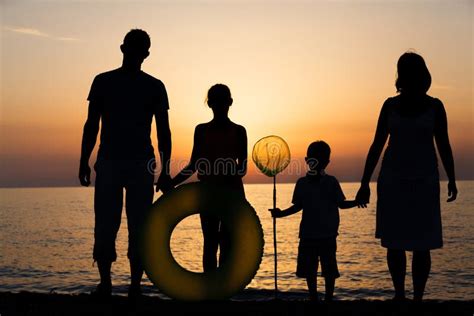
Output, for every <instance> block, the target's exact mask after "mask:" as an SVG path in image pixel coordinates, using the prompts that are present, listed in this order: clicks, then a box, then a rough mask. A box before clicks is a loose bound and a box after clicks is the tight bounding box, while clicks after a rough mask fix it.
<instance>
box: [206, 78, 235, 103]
mask: <svg viewBox="0 0 474 316" xmlns="http://www.w3.org/2000/svg"><path fill="white" fill-rule="evenodd" d="M206 102H207V104H208V105H209V107H211V108H212V107H213V106H222V105H224V106H228V105H230V104H232V96H231V95H230V89H229V87H228V86H226V85H225V84H221V83H218V84H215V85H213V86H212V87H211V88H210V89H209V91H208V92H207V98H206Z"/></svg>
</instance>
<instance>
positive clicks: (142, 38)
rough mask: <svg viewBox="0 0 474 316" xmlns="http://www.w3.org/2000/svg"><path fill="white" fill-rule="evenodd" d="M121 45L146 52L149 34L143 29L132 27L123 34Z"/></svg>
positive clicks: (149, 44)
mask: <svg viewBox="0 0 474 316" xmlns="http://www.w3.org/2000/svg"><path fill="white" fill-rule="evenodd" d="M123 45H124V46H126V47H128V48H131V49H133V50H140V51H145V52H147V51H148V50H149V49H150V46H151V40H150V36H149V35H148V33H147V32H145V31H144V30H140V29H132V30H130V31H129V32H128V33H127V34H126V35H125V38H124V39H123Z"/></svg>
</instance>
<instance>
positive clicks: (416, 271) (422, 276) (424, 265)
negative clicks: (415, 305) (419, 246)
mask: <svg viewBox="0 0 474 316" xmlns="http://www.w3.org/2000/svg"><path fill="white" fill-rule="evenodd" d="M411 270H412V276H413V292H414V297H413V299H414V300H415V301H421V300H422V299H423V294H424V292H425V285H426V281H427V280H428V276H429V275H430V270H431V254H430V251H429V250H426V251H414V252H413V261H412V266H411Z"/></svg>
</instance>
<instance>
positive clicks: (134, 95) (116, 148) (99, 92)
mask: <svg viewBox="0 0 474 316" xmlns="http://www.w3.org/2000/svg"><path fill="white" fill-rule="evenodd" d="M150 45H151V42H150V37H149V36H148V34H147V33H146V32H145V31H143V30H139V29H134V30H131V31H130V32H128V33H127V35H126V36H125V38H124V40H123V44H122V45H121V46H120V49H121V51H122V53H123V62H122V66H121V67H120V68H118V69H115V70H112V71H108V72H105V73H102V74H99V75H97V76H96V77H95V79H94V81H93V83H92V87H91V90H90V93H89V97H88V100H89V113H88V117H87V121H86V123H85V125H84V134H83V138H82V152H81V160H80V168H79V180H80V182H81V185H83V186H89V184H90V173H91V169H90V168H89V158H90V155H91V152H92V150H93V148H94V145H95V143H96V139H97V134H98V131H99V122H101V126H102V127H101V133H100V146H99V151H98V155H97V161H96V163H95V165H94V169H95V171H96V182H95V194H94V212H95V228H94V252H93V257H94V261H97V265H98V269H99V274H100V283H99V285H98V286H97V288H96V290H95V291H93V293H94V294H96V295H99V296H108V295H110V294H111V292H112V281H111V277H110V271H111V265H112V262H114V261H115V260H116V258H117V254H116V251H115V239H116V236H117V232H118V230H119V227H120V220H121V213H122V205H123V189H125V191H126V197H125V207H126V214H127V224H128V258H129V260H130V271H131V284H130V287H129V290H128V294H129V296H136V295H139V294H140V293H141V289H140V283H141V279H142V275H143V266H142V263H141V260H140V256H139V251H138V239H139V236H138V234H139V228H140V225H141V223H142V222H143V220H144V218H145V216H146V213H147V210H148V209H149V207H150V206H151V204H152V202H153V194H154V192H153V191H154V190H153V182H154V162H155V160H154V159H155V156H154V150H153V146H152V143H151V139H150V133H151V124H152V120H153V116H155V120H156V127H157V134H158V149H159V153H160V159H161V162H162V170H161V173H160V176H159V178H158V183H157V189H158V187H159V188H162V190H164V191H166V190H167V189H169V188H170V185H171V182H170V176H169V159H170V155H171V133H170V128H169V121H168V111H167V110H168V108H169V107H168V96H167V93H166V89H165V86H164V85H163V83H162V82H161V81H160V80H158V79H156V78H154V77H152V76H150V75H148V74H146V73H145V72H143V71H142V70H141V65H142V63H143V61H144V60H145V58H147V57H148V55H149V51H148V50H149V48H150Z"/></svg>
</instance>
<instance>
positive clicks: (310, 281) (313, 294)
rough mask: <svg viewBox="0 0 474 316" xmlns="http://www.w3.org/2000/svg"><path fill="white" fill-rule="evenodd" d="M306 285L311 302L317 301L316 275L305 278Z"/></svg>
mask: <svg viewBox="0 0 474 316" xmlns="http://www.w3.org/2000/svg"><path fill="white" fill-rule="evenodd" d="M306 284H307V285H308V291H309V297H310V298H311V300H315V301H317V300H318V290H317V284H318V278H317V276H316V275H312V276H307V277H306Z"/></svg>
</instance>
